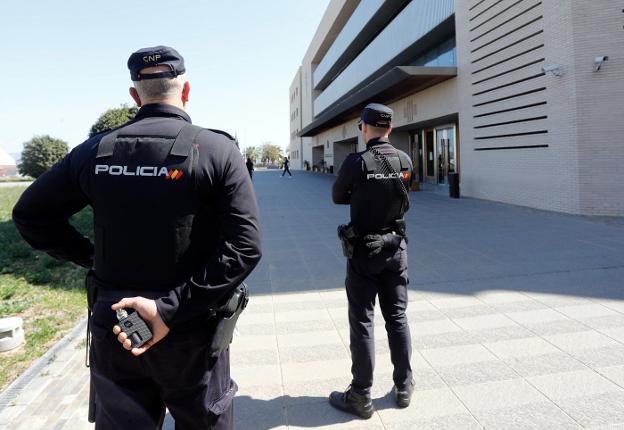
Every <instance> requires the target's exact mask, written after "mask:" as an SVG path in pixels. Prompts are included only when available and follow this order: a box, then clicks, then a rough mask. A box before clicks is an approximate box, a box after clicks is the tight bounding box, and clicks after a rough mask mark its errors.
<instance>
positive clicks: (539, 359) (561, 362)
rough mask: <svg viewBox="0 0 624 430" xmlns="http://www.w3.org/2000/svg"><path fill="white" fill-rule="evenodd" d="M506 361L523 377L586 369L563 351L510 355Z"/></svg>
mask: <svg viewBox="0 0 624 430" xmlns="http://www.w3.org/2000/svg"><path fill="white" fill-rule="evenodd" d="M506 362H507V364H509V366H511V367H512V368H513V369H514V370H515V371H516V372H518V373H519V374H520V375H522V376H525V377H528V376H538V375H547V374H550V373H557V372H566V371H573V370H584V369H587V366H586V365H585V364H583V363H582V362H581V361H579V360H577V359H576V358H574V357H572V356H570V355H569V354H566V353H564V352H556V353H553V354H546V355H537V356H525V357H510V358H508V359H507V360H506Z"/></svg>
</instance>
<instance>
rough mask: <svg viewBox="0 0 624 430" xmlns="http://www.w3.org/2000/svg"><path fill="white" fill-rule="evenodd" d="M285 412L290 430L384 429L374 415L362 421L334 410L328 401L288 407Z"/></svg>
mask: <svg viewBox="0 0 624 430" xmlns="http://www.w3.org/2000/svg"><path fill="white" fill-rule="evenodd" d="M286 411H287V415H288V427H289V428H290V429H303V428H311V427H313V428H318V429H330V428H341V429H343V428H344V429H358V430H359V429H362V430H382V429H383V428H384V427H383V424H382V423H381V420H380V419H379V416H378V415H377V414H374V415H373V416H372V418H370V419H369V420H362V419H359V418H357V417H354V416H353V415H351V414H346V413H344V412H341V411H338V410H336V409H334V408H333V407H331V406H330V404H329V401H326V402H311V403H305V404H294V405H289V406H287V408H286Z"/></svg>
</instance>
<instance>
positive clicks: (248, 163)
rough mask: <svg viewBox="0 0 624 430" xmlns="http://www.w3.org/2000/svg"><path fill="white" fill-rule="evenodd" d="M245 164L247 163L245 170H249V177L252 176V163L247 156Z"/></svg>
mask: <svg viewBox="0 0 624 430" xmlns="http://www.w3.org/2000/svg"><path fill="white" fill-rule="evenodd" d="M245 164H246V165H247V171H248V172H249V177H250V178H253V171H254V165H253V161H251V158H249V157H247V162H246V163H245Z"/></svg>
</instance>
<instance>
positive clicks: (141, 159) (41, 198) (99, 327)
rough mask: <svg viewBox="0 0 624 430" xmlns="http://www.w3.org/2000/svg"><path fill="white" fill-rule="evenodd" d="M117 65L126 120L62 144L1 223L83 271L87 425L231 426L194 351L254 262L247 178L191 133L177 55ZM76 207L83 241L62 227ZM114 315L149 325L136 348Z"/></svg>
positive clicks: (152, 54)
mask: <svg viewBox="0 0 624 430" xmlns="http://www.w3.org/2000/svg"><path fill="white" fill-rule="evenodd" d="M128 68H129V69H130V76H131V78H132V81H134V82H133V83H134V86H133V87H131V88H130V95H131V96H132V98H133V99H134V100H135V101H136V103H137V105H138V106H140V110H139V112H138V114H137V115H136V117H135V118H134V119H133V120H131V121H130V122H128V123H127V124H125V125H123V126H121V127H120V128H117V129H115V130H112V131H108V132H105V133H102V134H99V135H96V136H94V137H92V138H90V139H89V140H87V141H86V142H84V143H82V144H81V145H79V146H78V147H76V148H74V150H72V151H71V153H70V154H68V155H67V156H66V157H65V158H64V159H63V160H62V161H60V162H59V163H58V164H56V165H55V166H54V167H53V168H52V169H51V170H49V171H48V172H46V173H45V174H43V175H42V176H41V177H40V178H39V179H37V180H36V181H35V182H34V183H33V184H32V185H31V186H30V187H29V188H28V189H27V190H26V191H25V192H24V194H23V195H22V197H21V198H20V200H19V201H18V203H17V205H16V206H15V208H14V211H13V219H14V221H15V224H16V225H17V227H18V229H19V231H20V233H21V234H22V236H23V237H24V238H25V239H26V240H27V241H28V242H29V243H30V244H31V245H32V246H33V247H35V248H37V249H40V250H43V251H46V252H47V253H49V254H50V255H52V256H54V257H56V258H59V259H63V260H68V261H72V262H74V263H76V264H79V265H81V266H83V267H87V268H90V267H93V268H94V271H93V272H92V274H91V276H90V280H89V284H91V285H95V286H96V287H97V301H96V302H95V305H94V306H93V309H92V318H91V321H90V324H91V332H92V335H93V339H92V343H91V376H92V383H93V385H94V387H95V391H96V411H95V420H96V428H97V429H133V430H138V429H157V428H160V427H161V425H162V422H163V419H164V416H165V407H167V408H168V409H169V411H170V412H171V414H172V416H173V417H174V419H175V421H176V428H183V429H206V428H211V429H231V428H233V406H232V398H233V397H234V394H235V393H236V390H237V386H236V384H235V383H234V381H232V380H231V379H230V361H229V349H228V348H225V349H223V350H222V351H221V352H220V353H219V354H218V355H216V356H213V354H211V353H210V352H209V351H208V350H207V348H209V346H210V345H211V339H212V337H213V332H214V331H215V329H214V328H215V324H216V322H215V321H216V319H215V318H214V315H215V313H214V309H218V308H219V307H220V305H221V304H222V303H223V302H224V301H225V300H228V298H229V297H230V295H231V294H232V291H233V290H234V289H236V288H237V287H238V286H239V284H241V282H242V281H243V280H244V278H245V277H246V276H247V275H248V274H249V273H250V271H251V270H252V269H253V268H254V267H255V265H256V264H257V263H258V261H259V260H260V232H259V223H258V208H257V205H256V198H255V195H254V191H253V188H252V185H251V180H250V177H249V174H248V173H247V169H246V168H245V164H244V161H243V159H242V158H241V156H240V153H239V151H238V148H237V147H236V144H235V142H234V141H233V139H232V138H231V136H229V135H228V134H227V133H225V132H222V131H218V130H209V129H203V128H200V127H197V126H192V125H191V119H190V118H189V116H188V115H187V114H186V112H185V111H184V106H185V104H186V102H187V101H188V98H189V91H190V84H189V82H188V81H187V80H186V77H185V76H186V75H185V74H184V73H185V68H184V60H183V58H182V56H181V55H180V54H178V52H176V51H175V50H174V49H172V48H168V47H164V46H157V47H153V48H146V49H141V50H139V51H137V52H135V53H133V54H132V55H131V56H130V58H129V60H128ZM87 205H90V206H92V207H93V212H94V230H95V244H92V243H91V241H90V240H89V239H87V238H86V237H84V236H82V235H81V234H80V233H79V232H78V231H76V230H75V229H74V228H73V227H72V225H71V224H70V223H69V222H68V219H69V217H70V216H72V215H73V214H75V213H76V212H78V211H80V210H81V209H82V208H84V207H85V206H87ZM120 309H125V310H126V311H127V312H129V313H130V312H132V311H133V310H136V311H137V312H138V314H139V315H140V317H142V319H143V320H144V321H145V322H146V323H147V325H148V326H149V327H150V328H151V331H152V333H153V337H152V339H151V340H150V341H149V342H148V343H147V344H145V345H143V346H141V347H139V348H135V347H133V346H132V345H134V343H133V342H131V339H129V338H128V336H127V335H126V333H125V332H121V330H120V327H119V326H118V325H116V323H117V318H116V316H115V311H116V310H120ZM113 327H114V328H113ZM113 331H114V332H113ZM228 344H229V341H228Z"/></svg>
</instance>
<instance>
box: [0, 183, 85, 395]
mask: <svg viewBox="0 0 624 430" xmlns="http://www.w3.org/2000/svg"><path fill="white" fill-rule="evenodd" d="M24 189H25V187H23V186H17V187H8V188H0V318H3V317H8V316H19V317H22V319H23V320H24V332H25V335H26V344H25V345H23V346H21V347H19V348H17V349H15V350H13V351H9V352H3V353H0V391H1V390H2V389H3V388H5V387H6V386H7V385H8V384H9V383H10V382H11V381H13V380H14V379H15V378H16V377H17V376H19V374H20V373H22V372H23V371H24V370H25V369H27V368H28V366H29V365H30V364H31V363H32V362H33V361H34V360H35V359H37V358H38V357H40V356H41V355H43V353H45V352H46V351H47V350H48V349H49V348H50V346H51V345H53V344H54V342H55V341H57V340H59V339H60V338H61V337H62V336H63V335H65V334H66V333H67V332H68V331H70V330H71V328H72V327H74V326H75V324H76V323H77V322H78V321H79V320H80V319H81V318H82V317H84V316H86V314H87V310H86V293H85V291H84V275H85V269H83V268H81V267H78V266H76V265H74V264H71V263H60V262H58V261H57V260H55V259H53V258H51V257H49V256H48V255H46V254H44V253H41V252H37V251H34V250H33V249H32V248H31V247H30V246H29V245H28V244H27V243H26V242H24V240H23V239H22V238H21V237H20V236H19V234H18V232H17V230H16V229H15V226H14V225H13V222H12V221H11V210H12V209H13V206H14V205H15V202H16V201H17V199H18V198H19V196H20V194H21V193H22V192H23V191H24ZM91 220H92V212H91V210H90V208H87V209H85V210H83V211H82V212H80V213H79V214H77V215H76V216H74V218H73V220H72V223H73V224H74V225H75V226H76V227H77V228H78V229H79V230H80V231H82V232H83V233H85V234H87V235H88V236H90V237H92V234H91V230H92V221H91Z"/></svg>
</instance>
